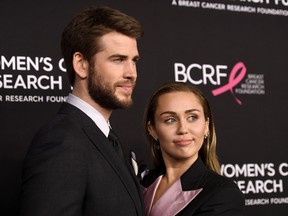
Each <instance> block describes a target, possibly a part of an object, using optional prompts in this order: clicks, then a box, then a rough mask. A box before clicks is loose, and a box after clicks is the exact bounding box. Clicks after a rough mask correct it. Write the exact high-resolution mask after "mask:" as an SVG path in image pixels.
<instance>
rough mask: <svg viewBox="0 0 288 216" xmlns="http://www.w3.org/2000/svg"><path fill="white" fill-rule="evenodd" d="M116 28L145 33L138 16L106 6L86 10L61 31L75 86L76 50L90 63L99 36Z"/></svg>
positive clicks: (131, 33)
mask: <svg viewBox="0 0 288 216" xmlns="http://www.w3.org/2000/svg"><path fill="white" fill-rule="evenodd" d="M114 31H115V32H119V33H121V34H124V35H126V36H129V37H132V38H136V39H138V38H140V37H142V36H143V34H144V31H143V28H142V26H141V25H140V23H139V22H138V21H137V20H136V19H134V18H133V17H131V16H128V15H126V14H124V13H122V12H120V11H119V10H116V9H113V8H109V7H103V6H102V7H91V8H88V9H85V10H83V11H81V12H80V13H78V14H76V16H74V17H73V18H72V20H71V21H70V22H69V23H68V25H67V26H66V27H65V29H64V30H63V33H62V39H61V50H62V55H63V57H64V61H65V65H66V69H67V74H68V79H69V82H70V84H71V85H72V86H73V84H74V81H75V71H74V69H73V64H72V60H73V55H74V53H75V52H80V53H82V55H83V56H84V58H85V59H87V60H88V62H90V60H91V58H92V57H93V56H94V55H95V54H96V53H97V52H99V50H100V45H99V43H98V41H99V40H98V39H99V37H101V36H103V35H105V34H107V33H110V32H114Z"/></svg>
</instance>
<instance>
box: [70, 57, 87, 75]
mask: <svg viewBox="0 0 288 216" xmlns="http://www.w3.org/2000/svg"><path fill="white" fill-rule="evenodd" d="M88 67H89V65H88V62H87V60H86V59H85V58H84V56H83V54H82V53H80V52H75V53H74V55H73V68H74V70H75V73H76V75H77V76H78V77H80V78H81V79H85V78H86V77H87V76H88V71H89V70H88Z"/></svg>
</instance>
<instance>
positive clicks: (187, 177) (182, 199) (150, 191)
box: [143, 158, 206, 216]
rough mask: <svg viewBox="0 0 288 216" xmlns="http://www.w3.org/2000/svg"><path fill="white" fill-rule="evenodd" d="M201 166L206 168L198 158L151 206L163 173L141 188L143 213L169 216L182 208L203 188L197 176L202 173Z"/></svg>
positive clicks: (200, 175)
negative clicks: (147, 185)
mask: <svg viewBox="0 0 288 216" xmlns="http://www.w3.org/2000/svg"><path fill="white" fill-rule="evenodd" d="M203 168H204V170H205V169H206V167H205V166H204V164H203V162H202V160H201V159H200V158H198V159H197V160H196V161H195V162H194V164H193V165H192V166H191V167H190V168H189V169H188V170H187V171H186V172H185V173H184V174H183V176H181V178H180V179H179V180H178V181H176V182H175V183H174V184H173V185H171V186H170V187H169V188H168V190H167V191H166V192H165V193H164V194H163V195H162V197H161V198H160V199H159V200H158V201H156V203H154V205H153V206H152V201H153V199H154V196H155V193H156V190H157V188H158V186H159V184H160V182H161V179H162V177H163V175H160V176H158V178H157V179H156V180H155V181H154V182H153V183H152V184H151V185H150V186H149V187H147V188H144V189H143V193H144V206H145V214H146V215H148V214H151V215H163V216H165V215H167V216H169V215H176V214H177V213H179V212H180V211H181V210H183V209H184V208H185V207H186V206H187V205H188V204H189V203H190V202H191V201H192V200H193V199H194V198H195V197H196V196H197V195H198V194H199V193H200V192H201V191H202V189H203V188H202V187H201V185H200V183H198V182H200V181H199V177H200V179H201V178H202V176H203V174H204V172H203Z"/></svg>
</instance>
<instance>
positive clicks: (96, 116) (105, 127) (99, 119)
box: [66, 93, 111, 137]
mask: <svg viewBox="0 0 288 216" xmlns="http://www.w3.org/2000/svg"><path fill="white" fill-rule="evenodd" d="M66 102H67V103H70V104H72V105H73V106H75V107H77V108H78V109H80V110H82V111H83V112H84V113H85V114H86V115H88V116H89V117H90V118H91V119H92V120H93V121H94V122H95V124H96V125H97V126H98V127H99V129H100V130H101V131H102V132H103V133H104V134H105V136H106V137H108V134H109V131H110V128H111V126H110V122H109V121H108V122H107V121H106V120H105V118H104V117H103V116H102V115H101V114H100V113H99V112H98V111H97V110H96V109H95V108H94V107H92V106H91V105H90V104H88V103H87V102H85V101H83V100H82V99H80V98H79V97H77V96H75V95H73V94H71V93H70V94H69V95H68V97H67V100H66Z"/></svg>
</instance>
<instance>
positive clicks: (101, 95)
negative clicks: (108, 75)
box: [88, 68, 133, 110]
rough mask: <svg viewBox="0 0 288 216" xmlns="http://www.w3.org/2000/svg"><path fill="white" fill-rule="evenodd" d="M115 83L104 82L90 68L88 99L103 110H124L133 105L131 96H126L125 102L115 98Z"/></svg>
mask: <svg viewBox="0 0 288 216" xmlns="http://www.w3.org/2000/svg"><path fill="white" fill-rule="evenodd" d="M116 86H117V83H115V84H114V85H112V86H111V83H109V82H107V81H105V80H104V79H103V78H102V77H101V76H100V75H99V74H98V73H97V71H95V70H94V69H92V68H90V70H89V78H88V91H89V95H90V97H91V98H92V99H93V100H94V101H95V102H96V103H97V104H99V105H100V106H101V107H103V108H105V109H111V110H115V109H126V108H129V107H130V106H131V105H132V104H133V100H132V98H131V95H126V100H119V98H118V97H117V96H116V94H115V92H116Z"/></svg>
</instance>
